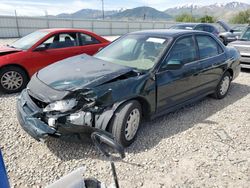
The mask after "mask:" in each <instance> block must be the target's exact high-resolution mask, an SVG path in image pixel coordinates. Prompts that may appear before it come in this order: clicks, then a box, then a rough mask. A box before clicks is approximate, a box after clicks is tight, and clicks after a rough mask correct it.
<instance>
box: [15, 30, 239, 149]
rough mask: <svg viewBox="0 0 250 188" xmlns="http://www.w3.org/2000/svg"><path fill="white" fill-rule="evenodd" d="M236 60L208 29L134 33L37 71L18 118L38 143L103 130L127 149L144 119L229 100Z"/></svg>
mask: <svg viewBox="0 0 250 188" xmlns="http://www.w3.org/2000/svg"><path fill="white" fill-rule="evenodd" d="M239 58H240V55H239V53H238V52H237V51H236V50H235V49H234V48H229V47H225V46H224V45H223V44H222V43H221V42H220V41H219V40H218V39H217V38H215V37H214V36H213V35H211V34H209V33H205V32H200V31H182V30H154V31H140V32H134V33H131V34H127V35H125V36H123V37H121V38H120V39H118V40H116V41H115V42H113V43H112V44H110V45H109V46H107V47H106V48H104V49H102V50H101V51H100V52H99V53H97V54H96V55H95V56H94V57H90V56H87V55H78V56H75V57H71V58H68V59H65V60H62V61H60V62H58V63H55V64H53V65H50V66H48V67H46V68H44V69H42V70H40V71H39V72H38V73H36V74H35V75H34V76H33V77H32V79H31V81H30V82H29V84H28V86H27V88H26V89H25V90H24V91H23V92H22V93H21V95H20V97H19V98H18V101H17V115H18V120H19V122H20V124H21V126H22V127H23V129H24V130H25V131H27V132H28V133H29V134H30V135H31V136H32V137H33V138H35V139H37V140H43V139H45V138H46V137H48V136H53V137H64V136H66V137H67V136H70V135H75V136H77V137H79V138H81V136H80V135H81V134H82V133H85V132H92V131H94V130H96V129H102V130H106V131H109V132H111V133H112V134H113V135H114V136H115V138H116V139H117V140H118V141H119V142H120V143H121V144H123V145H124V146H128V145H130V144H131V143H132V142H133V141H134V139H135V138H136V134H137V131H138V128H139V126H140V124H141V121H142V119H146V120H149V119H152V118H155V117H157V116H160V115H163V114H164V113H168V112H170V111H173V110H176V109H177V108H180V107H182V106H183V105H186V104H189V103H192V102H194V101H197V100H199V99H201V98H203V97H205V96H207V95H210V94H213V95H214V96H215V98H217V99H222V98H223V97H225V96H226V95H227V93H228V90H229V87H230V83H231V81H232V80H233V79H234V78H235V77H237V76H238V74H239V72H240V64H239ZM34 63H35V62H34ZM173 126H174V125H173Z"/></svg>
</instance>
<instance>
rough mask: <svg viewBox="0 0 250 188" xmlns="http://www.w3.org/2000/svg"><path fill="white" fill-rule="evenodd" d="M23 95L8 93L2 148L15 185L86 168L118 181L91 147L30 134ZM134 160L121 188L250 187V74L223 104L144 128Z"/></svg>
mask: <svg viewBox="0 0 250 188" xmlns="http://www.w3.org/2000/svg"><path fill="white" fill-rule="evenodd" d="M4 41H5V42H6V40H4ZM0 42H1V41H0ZM8 42H9V41H8ZM8 42H7V43H8ZM3 43H4V42H3V41H2V44H3ZM17 96H18V95H1V94H0V146H1V150H2V152H3V155H4V159H5V163H6V167H7V171H8V175H9V177H10V183H11V186H12V187H44V186H45V185H47V184H49V183H51V182H53V181H55V180H56V179H58V178H59V177H61V176H63V175H65V174H67V173H69V172H71V171H73V170H75V169H76V168H78V167H81V166H82V165H86V167H87V171H86V177H93V176H94V177H96V178H98V179H99V180H102V181H105V182H106V183H108V184H109V183H111V182H112V178H111V173H110V168H109V163H107V162H106V161H103V160H102V157H101V156H100V155H99V153H98V152H96V151H95V149H94V147H93V146H92V145H91V143H90V141H88V140H86V142H85V143H67V142H64V141H60V140H56V139H49V140H48V141H47V142H45V143H39V142H37V141H35V140H34V139H32V138H31V137H30V136H29V135H28V134H27V133H25V132H24V131H23V130H22V128H21V127H20V126H19V124H18V122H17V119H16V112H15V102H16V97H17ZM126 154H127V156H126V158H125V160H124V162H117V173H118V177H119V180H120V183H121V187H128V188H134V187H146V188H151V187H152V188H158V187H159V188H160V187H232V188H236V187H237V188H239V187H245V188H247V187H249V186H250V71H244V72H242V73H241V74H240V76H239V77H238V78H237V79H236V80H235V81H234V82H233V83H232V87H231V90H230V92H229V94H228V96H227V97H226V98H225V99H223V100H215V99H212V98H209V97H208V98H205V99H204V100H202V101H201V102H198V103H196V104H193V105H190V106H187V107H185V108H182V109H180V110H178V111H176V112H174V113H171V114H168V115H165V116H163V117H160V118H158V119H155V120H154V121H151V122H148V123H144V124H143V126H142V127H141V130H140V131H139V135H138V138H137V140H136V141H135V143H134V144H133V145H132V146H130V147H129V148H127V149H126Z"/></svg>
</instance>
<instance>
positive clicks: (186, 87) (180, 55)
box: [156, 35, 200, 111]
mask: <svg viewBox="0 0 250 188" xmlns="http://www.w3.org/2000/svg"><path fill="white" fill-rule="evenodd" d="M195 44H196V43H195V40H194V38H193V36H192V35H191V36H187V37H183V38H180V39H178V40H177V42H176V43H175V44H174V45H173V47H172V49H171V50H170V53H169V55H168V57H167V58H166V60H165V61H164V62H163V63H162V65H161V68H160V71H159V72H158V73H157V74H156V82H157V110H158V111H161V110H163V109H165V108H169V107H172V106H175V105H177V104H180V103H182V102H184V101H186V100H189V99H191V98H193V97H194V96H195V95H196V92H197V91H198V90H199V86H200V81H199V72H200V64H199V62H198V61H197V58H198V55H197V47H196V45H195ZM173 65H174V66H173ZM176 65H177V66H176Z"/></svg>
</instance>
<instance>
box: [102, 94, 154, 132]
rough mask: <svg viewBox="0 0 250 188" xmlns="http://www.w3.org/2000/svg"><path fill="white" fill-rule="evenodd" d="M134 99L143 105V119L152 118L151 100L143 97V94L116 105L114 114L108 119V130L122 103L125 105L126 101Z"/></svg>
mask: <svg viewBox="0 0 250 188" xmlns="http://www.w3.org/2000/svg"><path fill="white" fill-rule="evenodd" d="M133 100H135V101H137V102H139V104H140V105H141V110H142V117H143V119H150V104H149V102H148V101H147V100H146V99H145V98H144V97H141V96H136V97H132V98H130V99H127V100H124V101H122V102H119V103H118V104H117V105H115V108H114V110H113V115H112V117H111V118H110V119H109V120H108V124H107V125H106V128H105V130H106V131H108V130H109V127H110V123H111V121H112V119H113V117H114V115H115V113H116V111H117V110H118V109H119V108H120V107H121V105H123V104H124V103H126V102H129V101H133Z"/></svg>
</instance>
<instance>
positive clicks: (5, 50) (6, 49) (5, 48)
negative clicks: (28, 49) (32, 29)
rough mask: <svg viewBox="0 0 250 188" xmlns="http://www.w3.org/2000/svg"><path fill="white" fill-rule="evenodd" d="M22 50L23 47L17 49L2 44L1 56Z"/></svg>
mask: <svg viewBox="0 0 250 188" xmlns="http://www.w3.org/2000/svg"><path fill="white" fill-rule="evenodd" d="M20 51H22V50H21V49H16V48H10V47H8V46H0V56H3V55H7V54H11V53H15V52H20Z"/></svg>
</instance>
